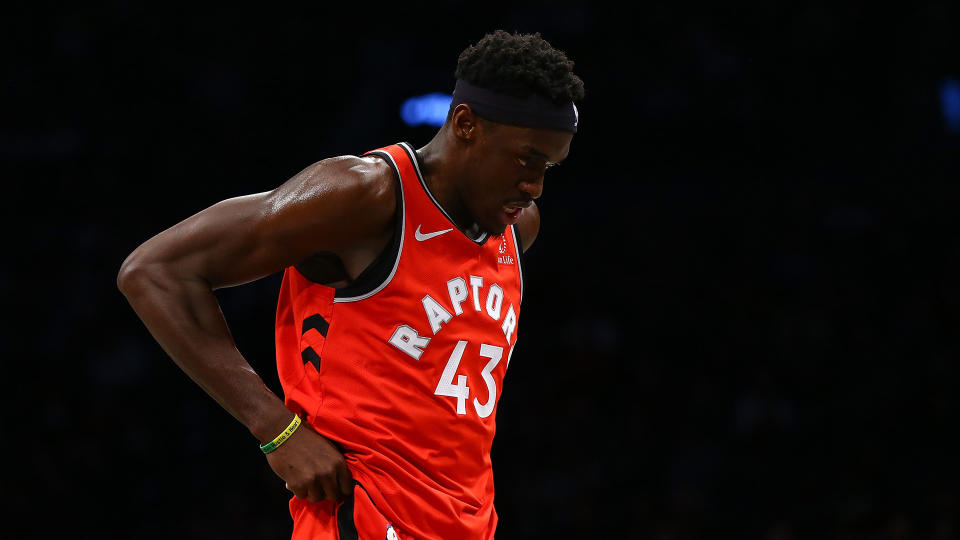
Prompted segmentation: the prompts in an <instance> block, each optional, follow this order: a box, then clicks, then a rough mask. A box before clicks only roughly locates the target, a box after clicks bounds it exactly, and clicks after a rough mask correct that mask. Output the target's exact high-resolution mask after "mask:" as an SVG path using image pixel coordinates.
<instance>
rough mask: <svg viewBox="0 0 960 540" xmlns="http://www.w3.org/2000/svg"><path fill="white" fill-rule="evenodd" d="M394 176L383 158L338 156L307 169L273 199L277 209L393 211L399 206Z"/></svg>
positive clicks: (279, 190) (278, 188) (295, 176)
mask: <svg viewBox="0 0 960 540" xmlns="http://www.w3.org/2000/svg"><path fill="white" fill-rule="evenodd" d="M393 176H394V174H393V170H392V169H391V168H390V166H389V165H388V164H386V163H385V162H384V161H383V160H382V159H380V158H377V157H371V156H362V157H358V156H337V157H332V158H327V159H324V160H322V161H318V162H316V163H314V164H312V165H310V166H308V167H306V168H305V169H303V170H302V171H300V172H299V173H298V174H296V175H294V176H293V177H292V178H290V179H289V180H287V181H286V182H284V183H283V184H282V185H280V186H279V187H277V188H276V189H274V190H273V191H271V192H270V195H269V199H270V201H271V202H272V203H273V204H274V205H275V206H274V207H275V208H277V209H280V208H284V207H286V206H288V205H297V204H301V203H305V204H307V205H310V204H312V203H315V204H323V205H325V206H331V205H336V204H337V203H354V204H357V203H360V204H363V205H364V206H365V208H364V210H375V208H366V206H367V205H372V206H373V207H377V206H380V205H383V206H387V207H389V206H391V205H392V204H393V203H394V202H395V196H396V192H395V191H396V190H395V187H394V186H395V181H394V178H393ZM331 199H333V200H331Z"/></svg>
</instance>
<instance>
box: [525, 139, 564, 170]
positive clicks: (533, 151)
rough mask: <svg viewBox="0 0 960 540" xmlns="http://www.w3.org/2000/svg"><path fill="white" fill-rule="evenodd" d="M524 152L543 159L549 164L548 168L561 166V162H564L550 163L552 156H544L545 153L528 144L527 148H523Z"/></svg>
mask: <svg viewBox="0 0 960 540" xmlns="http://www.w3.org/2000/svg"><path fill="white" fill-rule="evenodd" d="M522 150H523V151H524V152H527V153H528V154H532V155H534V156H537V157H538V158H541V159H543V160H544V161H546V162H547V167H553V166H554V165H559V164H560V161H563V160H560V161H550V156H548V155H546V154H544V153H543V152H541V151H539V150H537V149H536V148H534V147H532V146H530V145H529V144H528V145H525V146H524V147H523V148H522Z"/></svg>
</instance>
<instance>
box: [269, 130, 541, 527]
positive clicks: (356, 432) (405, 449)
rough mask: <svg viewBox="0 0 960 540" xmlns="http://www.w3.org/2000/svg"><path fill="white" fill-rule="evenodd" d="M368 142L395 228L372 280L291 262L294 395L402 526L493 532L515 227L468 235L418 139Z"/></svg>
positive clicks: (289, 396) (515, 303) (514, 298)
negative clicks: (330, 282)
mask: <svg viewBox="0 0 960 540" xmlns="http://www.w3.org/2000/svg"><path fill="white" fill-rule="evenodd" d="M368 155H376V156H379V157H381V158H383V159H384V160H386V161H387V162H388V163H389V164H390V165H391V166H392V167H393V169H394V172H395V174H396V175H397V177H398V179H399V182H400V186H401V188H402V189H401V190H400V191H401V192H402V196H401V201H400V204H398V210H399V214H400V215H399V216H398V220H397V232H396V233H395V237H394V241H393V243H392V245H391V246H389V247H388V248H387V250H386V251H385V252H384V253H383V254H381V257H380V258H379V259H378V263H375V264H373V265H371V268H369V269H368V270H370V271H372V272H373V274H374V275H375V274H376V269H377V267H379V268H380V270H381V276H380V277H377V278H376V279H375V280H374V281H373V283H372V284H368V285H367V286H366V287H360V288H357V287H355V286H351V287H347V288H342V289H334V288H331V287H328V286H325V285H320V284H317V283H314V282H312V281H310V280H308V279H307V278H306V277H304V275H303V274H302V273H301V272H300V271H298V270H297V269H296V268H295V267H290V268H287V269H286V271H285V273H284V277H283V284H282V286H281V292H280V300H279V305H278V309H277V325H276V339H277V368H278V371H279V375H280V381H281V383H282V385H283V389H284V393H285V396H286V403H287V406H288V407H290V409H291V410H294V411H300V412H302V413H303V415H304V417H305V419H306V421H308V422H309V423H310V425H311V426H313V428H314V429H316V431H317V432H319V433H320V434H322V435H323V436H325V437H327V438H329V439H331V440H333V441H336V442H337V443H338V444H340V445H341V446H342V448H343V450H344V455H345V456H346V459H347V463H348V466H349V468H350V470H351V472H352V473H353V476H354V478H355V479H356V480H357V481H358V482H359V483H360V485H361V486H362V487H363V488H364V489H365V490H366V491H367V492H368V493H369V495H370V499H371V500H372V501H373V503H374V505H375V506H376V508H377V509H378V510H379V511H380V512H381V513H382V514H383V516H384V517H385V518H387V519H388V520H390V522H391V523H392V525H393V526H394V528H395V529H396V530H398V531H399V532H401V535H402V536H407V535H409V536H413V537H415V538H418V539H426V538H436V539H446V540H450V539H458V540H460V539H474V538H475V539H487V538H492V537H493V533H494V530H495V528H496V523H497V514H496V512H495V510H494V506H493V498H494V489H493V471H492V468H491V462H490V447H491V444H492V442H493V436H494V432H495V430H496V422H495V417H496V407H497V399H498V398H499V396H500V393H501V391H502V390H503V376H504V373H505V372H506V369H507V365H508V364H509V362H510V355H511V353H512V351H513V346H514V344H515V343H516V340H517V321H518V319H519V316H520V299H521V294H522V290H523V281H522V276H521V269H520V253H519V248H518V237H517V234H516V229H515V228H514V227H508V229H507V230H506V231H505V232H504V234H503V235H498V236H489V235H486V234H484V236H482V237H481V238H479V239H476V240H474V239H471V238H469V237H468V236H466V235H465V234H464V233H463V232H461V231H460V230H459V229H458V228H457V227H456V225H454V223H453V221H452V220H451V219H450V218H449V216H448V215H447V214H446V213H445V212H444V210H443V209H442V208H441V207H440V206H439V204H438V203H437V202H436V200H435V199H434V198H433V196H432V195H431V194H430V192H429V190H428V189H427V186H426V183H425V182H424V179H423V176H422V174H421V171H420V164H419V163H418V160H417V155H416V152H415V151H414V149H413V148H412V147H411V146H410V145H408V144H406V143H400V144H396V145H392V146H388V147H385V148H381V149H379V150H374V151H372V152H370V153H369V154H368ZM364 274H368V272H367V271H364ZM364 277H365V276H364V275H361V276H360V278H358V280H357V281H358V282H359V281H363V280H364V279H363V278H364ZM366 277H369V276H366ZM368 281H369V280H368Z"/></svg>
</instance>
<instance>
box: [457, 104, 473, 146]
mask: <svg viewBox="0 0 960 540" xmlns="http://www.w3.org/2000/svg"><path fill="white" fill-rule="evenodd" d="M477 122H478V120H477V115H476V114H474V112H473V109H471V108H470V106H469V105H467V104H466V103H460V104H459V105H457V106H456V107H455V108H454V109H453V114H452V115H451V117H450V128H451V129H452V130H453V135H454V136H455V137H457V138H458V139H462V140H464V141H472V140H473V139H474V138H475V137H476V136H477Z"/></svg>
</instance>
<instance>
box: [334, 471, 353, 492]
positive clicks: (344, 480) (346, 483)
mask: <svg viewBox="0 0 960 540" xmlns="http://www.w3.org/2000/svg"><path fill="white" fill-rule="evenodd" d="M337 483H338V484H340V493H341V494H343V496H344V497H349V496H351V495H353V475H351V474H350V469H348V468H347V466H346V465H342V466H340V467H339V468H338V470H337Z"/></svg>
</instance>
